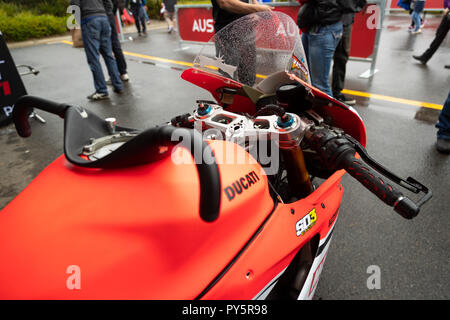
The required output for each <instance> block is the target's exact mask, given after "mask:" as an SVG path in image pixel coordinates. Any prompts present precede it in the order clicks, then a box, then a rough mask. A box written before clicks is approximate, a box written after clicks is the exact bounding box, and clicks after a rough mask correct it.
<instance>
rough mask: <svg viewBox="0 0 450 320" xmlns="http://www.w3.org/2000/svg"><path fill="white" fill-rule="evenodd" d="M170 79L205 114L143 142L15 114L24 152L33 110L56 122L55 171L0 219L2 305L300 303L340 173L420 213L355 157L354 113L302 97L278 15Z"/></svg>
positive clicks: (291, 40) (392, 181) (124, 133)
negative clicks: (194, 95) (177, 79)
mask: <svg viewBox="0 0 450 320" xmlns="http://www.w3.org/2000/svg"><path fill="white" fill-rule="evenodd" d="M182 78H183V79H185V80H187V81H189V82H191V83H193V84H195V85H197V86H199V87H201V88H204V89H205V90H208V91H209V92H210V93H211V95H212V99H211V100H210V101H205V100H201V101H197V102H196V103H195V104H194V107H193V112H192V113H189V114H184V115H179V116H176V117H174V118H173V119H172V120H171V121H170V122H169V123H166V124H163V125H161V126H157V127H154V128H149V129H145V130H136V129H132V128H125V127H121V126H119V125H117V124H116V120H115V119H112V118H107V119H101V118H100V117H98V116H96V115H95V114H94V113H92V112H91V111H89V110H88V109H86V108H83V107H78V106H70V105H67V104H64V103H57V102H53V101H48V100H45V99H42V98H38V97H33V96H25V97H22V98H21V99H20V100H19V101H18V102H17V103H16V105H15V108H14V122H15V125H16V129H17V132H18V133H19V135H20V136H22V137H27V136H29V135H30V134H31V129H30V126H29V124H28V115H29V112H30V110H32V108H37V109H41V110H44V111H47V112H50V113H54V114H57V115H59V116H60V117H61V118H63V119H64V155H62V156H60V157H59V158H58V159H56V160H55V161H54V162H53V163H51V164H50V165H49V166H48V167H47V168H46V169H44V170H43V171H42V172H41V173H40V174H39V175H38V176H37V177H36V178H35V179H34V180H33V181H32V182H31V183H30V184H29V186H28V187H27V188H25V190H23V191H22V192H21V193H20V194H19V195H18V196H17V197H16V198H15V199H14V200H13V201H12V202H11V203H10V204H9V205H8V206H7V207H5V208H4V209H3V210H2V211H1V213H0V261H2V264H1V265H0V298H1V299H312V297H313V295H314V292H315V290H316V288H317V283H318V280H319V278H320V274H321V271H322V268H323V266H324V262H325V259H326V257H327V252H328V248H329V246H330V241H331V239H332V234H333V230H334V226H335V224H336V221H337V219H338V215H339V206H340V202H341V199H342V194H343V186H342V184H341V178H342V176H343V175H344V174H345V172H347V173H348V174H350V175H351V176H352V177H354V178H355V179H357V180H358V181H359V182H361V184H362V185H363V186H364V187H366V188H367V189H368V190H369V191H370V192H372V193H373V194H375V195H376V196H377V197H378V198H379V199H380V200H381V201H383V202H384V203H386V204H387V205H389V206H392V207H393V208H394V210H395V211H396V212H397V213H399V214H400V215H402V216H403V217H404V218H406V219H411V218H413V217H415V216H416V215H417V214H418V213H419V210H420V207H421V206H422V205H423V204H424V203H425V202H426V201H428V200H429V199H430V198H431V191H430V190H428V189H427V188H426V187H425V186H423V185H422V184H421V183H419V182H418V181H416V180H414V179H413V178H408V179H402V178H400V177H398V176H397V175H395V174H394V173H392V172H390V171H389V170H388V169H386V168H385V167H383V166H382V165H380V164H379V163H377V162H376V161H375V160H374V159H373V158H372V157H371V156H369V155H368V153H367V152H366V150H365V148H364V146H365V143H366V133H365V128H364V124H363V122H362V120H361V118H360V117H359V116H358V114H357V112H356V111H355V110H353V109H352V108H350V107H348V106H346V105H344V104H342V103H340V102H339V101H337V100H335V99H333V98H331V97H329V96H327V95H326V94H324V93H323V92H321V91H319V90H317V89H316V88H314V87H312V86H311V84H310V80H309V73H308V66H307V61H306V59H305V55H304V51H303V47H302V43H301V39H300V36H299V30H298V28H297V26H296V24H295V22H294V21H293V20H292V19H291V18H289V17H288V16H287V15H285V14H282V13H279V12H270V13H268V12H265V13H258V14H252V15H248V16H245V17H243V18H241V19H239V20H237V21H235V22H233V23H232V24H230V25H228V26H227V27H225V28H224V29H222V30H221V31H220V32H218V33H217V34H216V35H215V37H214V39H212V40H211V42H210V43H209V44H207V45H205V46H204V47H203V48H202V50H201V51H200V54H199V55H198V56H197V57H196V58H195V61H194V66H193V67H192V68H190V69H187V70H185V71H184V72H183V74H182ZM398 187H402V188H405V189H407V190H408V191H409V192H411V193H416V194H420V195H421V196H420V197H418V198H419V199H418V200H416V201H413V200H411V199H410V198H408V197H406V196H404V195H403V194H402V193H401V192H400V191H398V190H397V189H398Z"/></svg>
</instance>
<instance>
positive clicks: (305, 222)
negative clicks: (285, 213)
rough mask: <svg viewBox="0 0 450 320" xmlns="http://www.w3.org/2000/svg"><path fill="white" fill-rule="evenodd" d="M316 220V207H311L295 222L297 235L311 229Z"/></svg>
mask: <svg viewBox="0 0 450 320" xmlns="http://www.w3.org/2000/svg"><path fill="white" fill-rule="evenodd" d="M316 220H317V214H316V209H312V210H311V211H310V212H309V213H308V214H307V215H306V216H304V217H303V218H301V219H300V220H299V221H297V223H296V224H295V228H296V229H297V237H299V236H302V235H304V234H305V232H306V231H308V230H309V229H311V227H312V226H313V225H314V224H315V223H316Z"/></svg>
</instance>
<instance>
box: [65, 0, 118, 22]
mask: <svg viewBox="0 0 450 320" xmlns="http://www.w3.org/2000/svg"><path fill="white" fill-rule="evenodd" d="M70 4H71V5H75V6H78V7H80V9H81V20H83V19H85V18H88V17H92V16H106V12H109V11H112V7H113V6H112V2H111V0H70Z"/></svg>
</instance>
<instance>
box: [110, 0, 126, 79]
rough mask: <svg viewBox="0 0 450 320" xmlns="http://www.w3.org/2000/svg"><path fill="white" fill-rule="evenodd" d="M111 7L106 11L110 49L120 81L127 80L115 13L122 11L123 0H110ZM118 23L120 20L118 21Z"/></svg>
mask: <svg viewBox="0 0 450 320" xmlns="http://www.w3.org/2000/svg"><path fill="white" fill-rule="evenodd" d="M112 4H113V8H112V11H108V12H107V14H108V20H109V26H110V27H111V45H112V51H113V53H114V58H115V59H116V62H117V69H118V70H119V74H120V79H121V80H122V81H129V80H130V77H129V76H128V72H127V62H126V61H125V57H124V55H123V51H122V46H121V44H120V41H119V36H118V34H117V27H116V13H117V10H119V12H123V9H124V3H123V0H112ZM119 23H120V21H119ZM107 83H108V84H112V81H111V79H110V80H108V81H107Z"/></svg>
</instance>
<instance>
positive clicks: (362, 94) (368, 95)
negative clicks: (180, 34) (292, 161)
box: [61, 40, 443, 110]
mask: <svg viewBox="0 0 450 320" xmlns="http://www.w3.org/2000/svg"><path fill="white" fill-rule="evenodd" d="M61 42H62V43H65V44H70V45H73V42H71V41H67V40H62V41H61ZM123 54H124V55H127V56H130V57H136V58H142V59H147V60H153V61H159V62H164V63H173V64H177V65H182V66H185V67H192V66H193V64H192V63H190V62H185V61H178V60H172V59H166V58H160V57H154V56H148V55H145V54H140V53H134V52H129V51H124V52H123ZM211 69H214V70H216V69H217V68H215V67H211ZM256 76H257V77H258V78H262V79H264V78H267V76H264V75H260V74H257V75H256ZM342 93H344V94H351V95H354V96H358V97H365V98H370V99H376V100H383V101H389V102H395V103H399V104H405V105H410V106H416V107H423V108H428V109H435V110H442V108H443V106H442V105H439V104H435V103H429V102H421V101H415V100H409V99H403V98H395V97H389V96H384V95H381V94H376V93H368V92H363V91H356V90H347V89H344V90H343V91H342Z"/></svg>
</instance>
